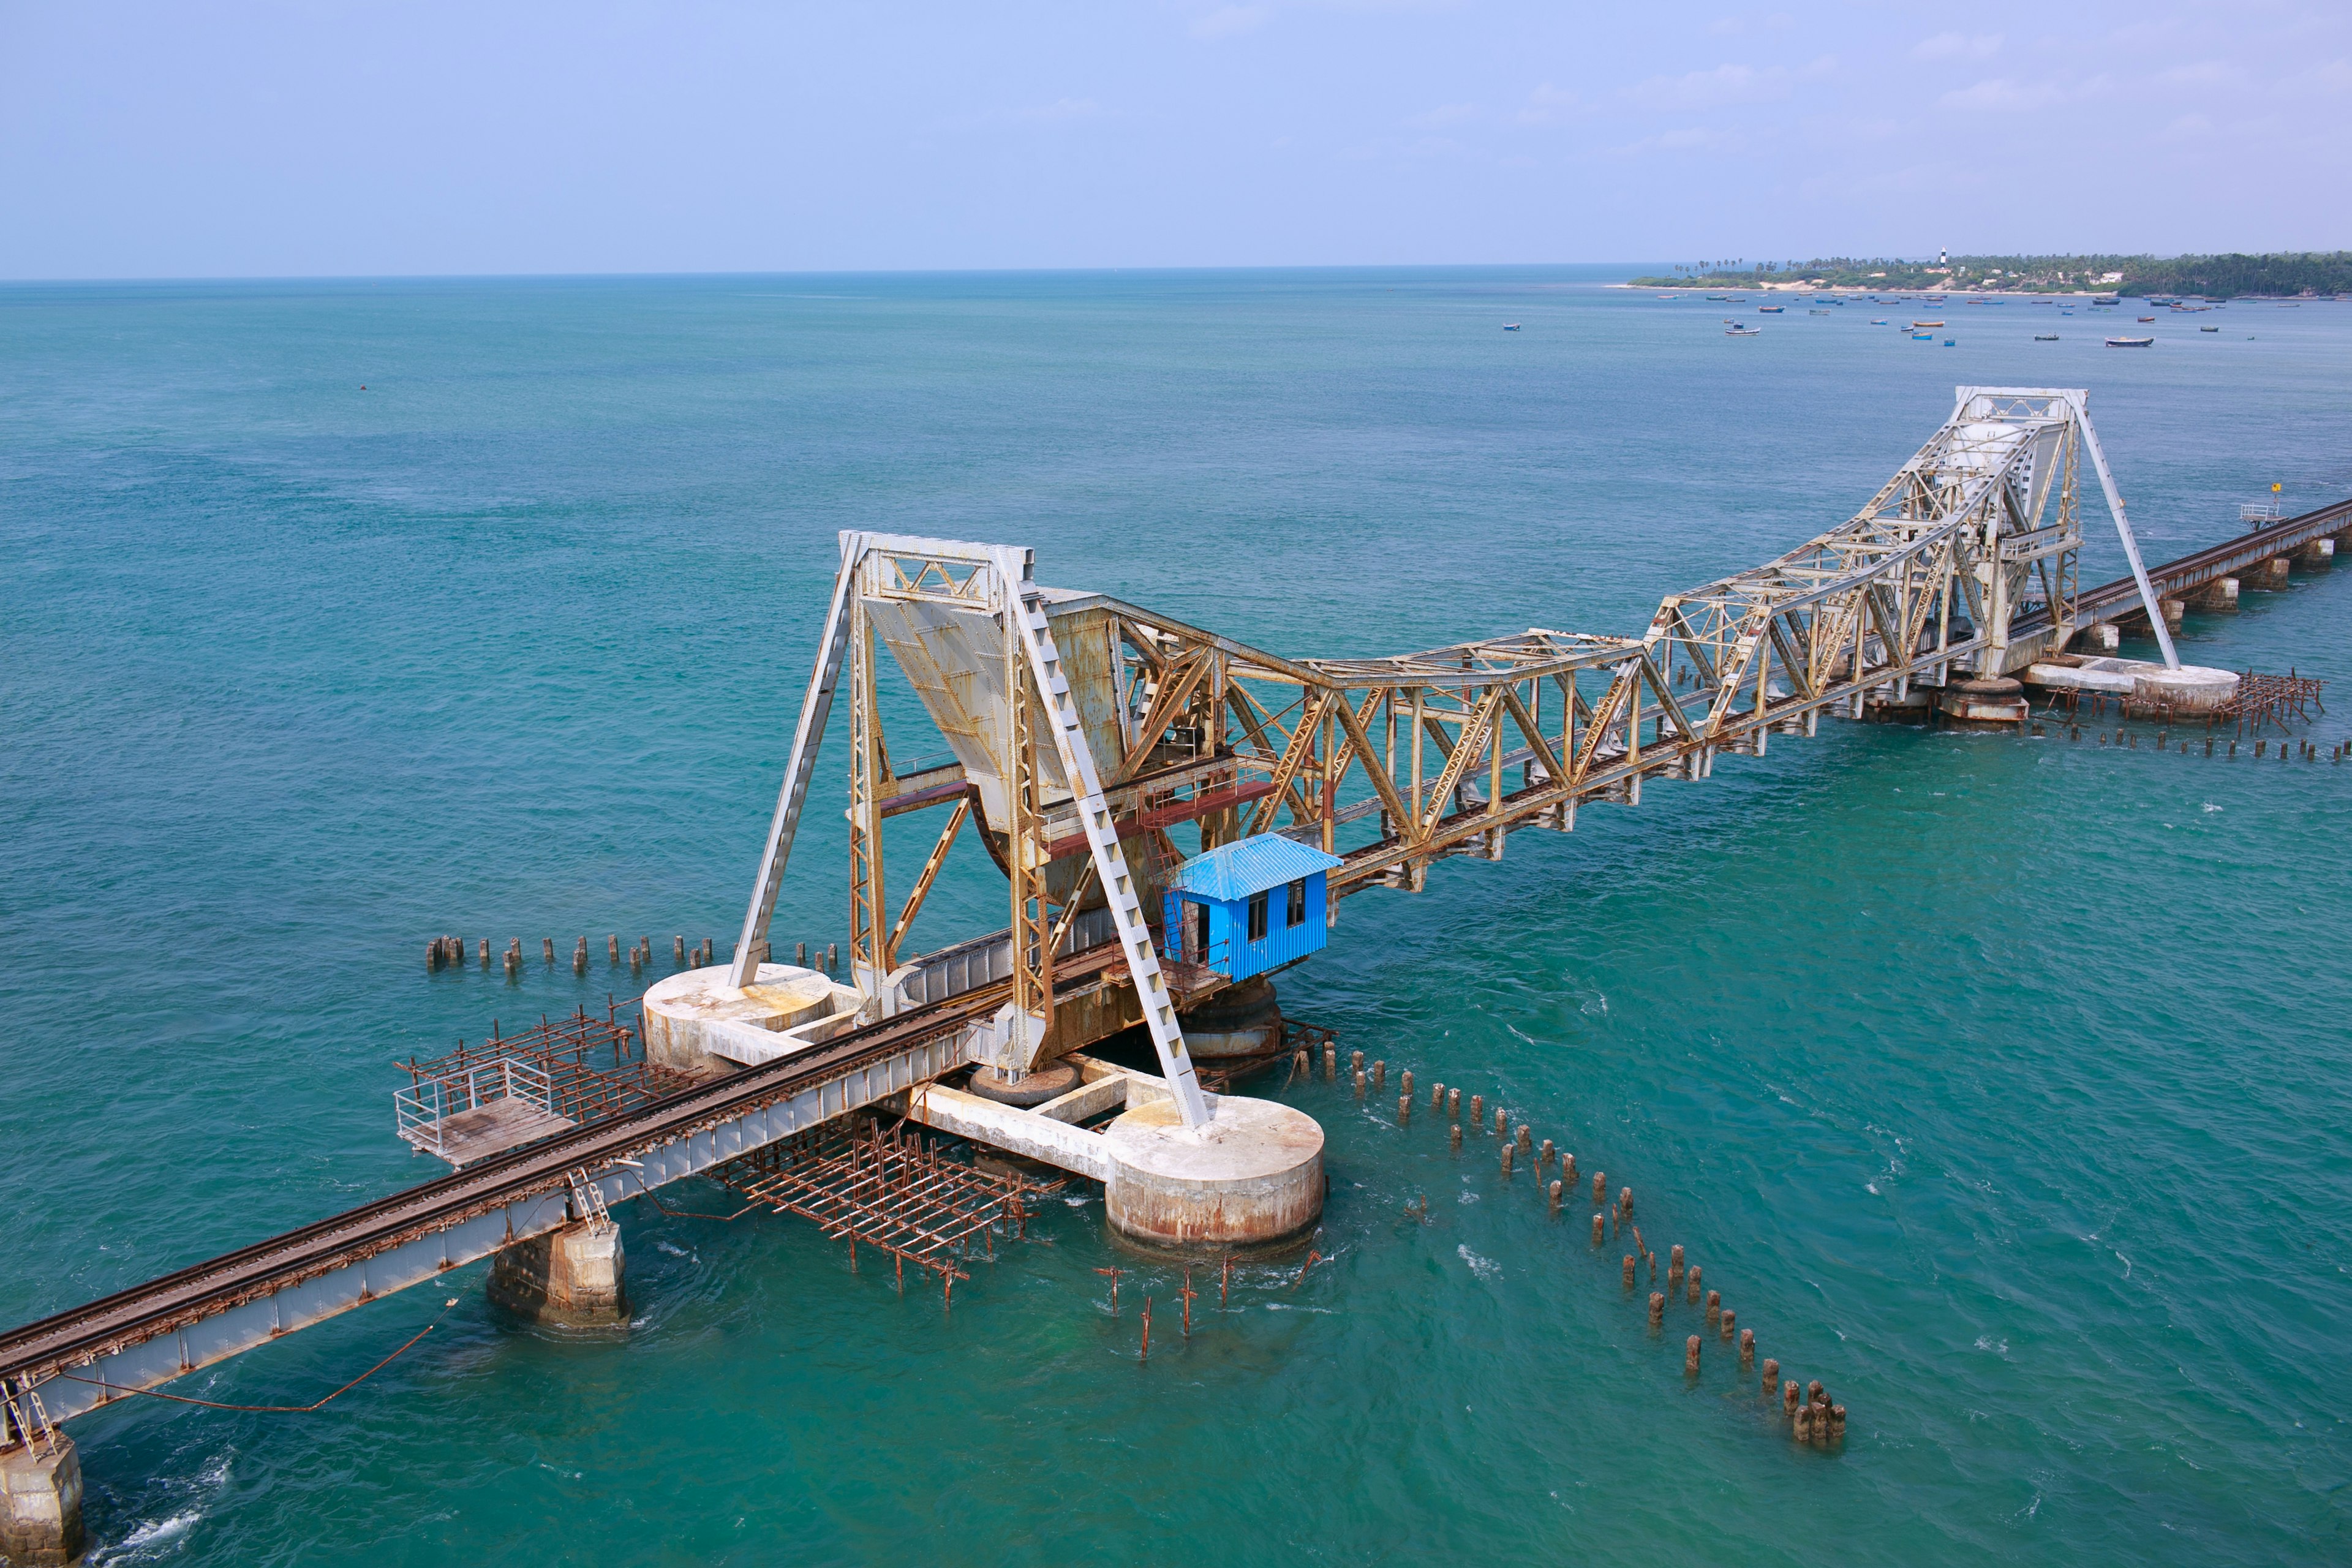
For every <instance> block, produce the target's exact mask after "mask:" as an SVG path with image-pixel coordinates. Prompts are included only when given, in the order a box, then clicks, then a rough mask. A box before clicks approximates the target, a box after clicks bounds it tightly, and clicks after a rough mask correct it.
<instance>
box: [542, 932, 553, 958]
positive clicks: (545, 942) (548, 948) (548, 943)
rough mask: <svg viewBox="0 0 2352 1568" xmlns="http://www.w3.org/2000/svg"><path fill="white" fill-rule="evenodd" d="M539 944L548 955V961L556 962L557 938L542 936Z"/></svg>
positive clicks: (546, 955) (545, 954)
mask: <svg viewBox="0 0 2352 1568" xmlns="http://www.w3.org/2000/svg"><path fill="white" fill-rule="evenodd" d="M539 945H540V947H541V951H542V952H543V954H544V956H545V957H546V959H547V962H548V963H554V962H555V939H554V938H553V937H551V936H543V937H541V938H540V939H539Z"/></svg>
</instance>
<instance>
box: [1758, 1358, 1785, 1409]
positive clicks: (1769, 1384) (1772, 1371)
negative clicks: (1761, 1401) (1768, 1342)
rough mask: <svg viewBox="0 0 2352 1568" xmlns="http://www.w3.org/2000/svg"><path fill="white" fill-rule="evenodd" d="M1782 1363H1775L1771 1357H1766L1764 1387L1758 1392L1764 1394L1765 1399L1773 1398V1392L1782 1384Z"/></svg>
mask: <svg viewBox="0 0 2352 1568" xmlns="http://www.w3.org/2000/svg"><path fill="white" fill-rule="evenodd" d="M1778 1384H1780V1363H1779V1362H1777V1361H1774V1360H1773V1359H1772V1358H1771V1357H1769V1356H1766V1357H1765V1358H1764V1386H1763V1387H1762V1388H1761V1389H1759V1390H1758V1392H1759V1393H1760V1394H1763V1395H1764V1397H1765V1398H1767V1399H1769V1398H1771V1397H1772V1390H1773V1389H1774V1388H1775V1387H1776V1386H1777V1385H1778Z"/></svg>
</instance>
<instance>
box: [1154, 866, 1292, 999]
mask: <svg viewBox="0 0 2352 1568" xmlns="http://www.w3.org/2000/svg"><path fill="white" fill-rule="evenodd" d="M1325 896H1326V895H1325V890H1324V874H1323V873H1322V872H1320V871H1318V872H1317V873H1315V874H1314V875H1313V876H1311V877H1309V878H1307V913H1306V915H1305V917H1304V918H1303V919H1301V920H1300V921H1299V922H1298V923H1297V925H1295V926H1287V927H1286V926H1285V925H1284V924H1283V923H1282V922H1283V920H1284V918H1285V917H1286V916H1287V915H1288V914H1289V912H1290V890H1289V886H1288V884H1284V885H1283V886H1281V887H1277V888H1272V889H1268V890H1267V892H1266V895H1265V899H1266V909H1265V927H1266V930H1265V937H1264V938H1263V939H1262V940H1260V941H1257V942H1249V941H1246V940H1244V935H1245V933H1246V932H1247V931H1248V930H1249V902H1248V900H1221V899H1196V898H1194V897H1192V895H1191V894H1188V893H1173V892H1171V893H1170V894H1169V895H1168V902H1167V910H1166V914H1165V917H1164V919H1165V924H1164V925H1163V926H1162V928H1161V932H1162V941H1163V942H1164V947H1163V951H1164V952H1166V953H1167V955H1168V956H1169V957H1171V958H1181V956H1182V955H1183V952H1184V926H1183V921H1184V910H1183V906H1184V905H1185V904H1188V903H1200V904H1206V905H1207V906H1208V908H1209V951H1208V954H1207V960H1206V962H1207V965H1208V967H1209V968H1211V969H1213V970H1215V971H1216V972H1217V973H1220V974H1222V975H1223V976H1224V977H1225V978H1226V979H1228V980H1246V979H1248V978H1249V977H1250V976H1251V975H1253V974H1263V973H1265V972H1266V971H1267V970H1269V969H1279V968H1281V967H1282V966H1283V965H1284V964H1286V963H1289V962H1290V961H1291V960H1293V959H1295V958H1304V957H1306V956H1307V954H1308V953H1310V952H1318V951H1319V950H1320V949H1321V948H1322V946H1323V944H1324V942H1325V941H1326V940H1327V939H1328V936H1329V934H1330V932H1329V930H1328V927H1327V926H1326V924H1325V923H1324V900H1325Z"/></svg>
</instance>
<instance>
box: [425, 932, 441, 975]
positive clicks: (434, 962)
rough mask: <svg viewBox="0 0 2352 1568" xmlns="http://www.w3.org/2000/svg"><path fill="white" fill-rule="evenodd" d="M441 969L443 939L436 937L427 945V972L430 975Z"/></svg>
mask: <svg viewBox="0 0 2352 1568" xmlns="http://www.w3.org/2000/svg"><path fill="white" fill-rule="evenodd" d="M440 967H441V939H440V938H439V937H437V936H436V937H435V938H434V939H433V940H432V941H431V942H426V943H425V973H428V974H430V973H432V972H433V971H435V970H436V969H438V968H440Z"/></svg>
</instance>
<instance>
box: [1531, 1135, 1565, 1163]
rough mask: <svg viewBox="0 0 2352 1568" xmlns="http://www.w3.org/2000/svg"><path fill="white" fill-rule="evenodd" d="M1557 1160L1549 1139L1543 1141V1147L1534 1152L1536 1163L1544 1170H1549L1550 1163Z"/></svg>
mask: <svg viewBox="0 0 2352 1568" xmlns="http://www.w3.org/2000/svg"><path fill="white" fill-rule="evenodd" d="M1557 1158H1559V1155H1558V1154H1557V1153H1556V1152H1554V1151H1553V1149H1552V1146H1551V1140H1550V1139H1549V1138H1547V1139H1545V1140H1544V1141H1543V1147H1542V1148H1541V1149H1538V1150H1537V1151H1536V1163H1537V1164H1538V1165H1539V1166H1541V1167H1542V1168H1543V1169H1545V1170H1549V1169H1551V1163H1552V1161H1554V1160H1555V1159H1557Z"/></svg>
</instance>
